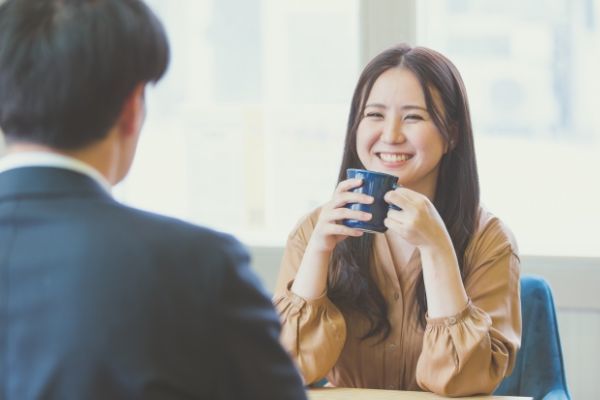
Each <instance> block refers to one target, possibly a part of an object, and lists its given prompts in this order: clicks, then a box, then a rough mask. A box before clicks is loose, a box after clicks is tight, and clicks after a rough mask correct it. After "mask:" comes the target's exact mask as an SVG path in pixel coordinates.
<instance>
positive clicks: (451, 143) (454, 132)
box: [444, 122, 458, 154]
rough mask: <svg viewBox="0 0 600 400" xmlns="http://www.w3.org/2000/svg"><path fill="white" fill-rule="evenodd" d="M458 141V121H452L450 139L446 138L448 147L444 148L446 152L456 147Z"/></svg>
mask: <svg viewBox="0 0 600 400" xmlns="http://www.w3.org/2000/svg"><path fill="white" fill-rule="evenodd" d="M457 143H458V124H457V123H456V122H454V123H452V125H451V126H450V129H449V132H448V140H446V148H445V149H444V154H446V153H448V152H451V151H452V150H454V149H455V148H456V145H457Z"/></svg>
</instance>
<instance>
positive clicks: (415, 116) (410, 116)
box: [404, 114, 423, 121]
mask: <svg viewBox="0 0 600 400" xmlns="http://www.w3.org/2000/svg"><path fill="white" fill-rule="evenodd" d="M404 119H408V120H413V121H422V120H423V117H421V116H420V115H419V114H408V115H407V116H405V117H404Z"/></svg>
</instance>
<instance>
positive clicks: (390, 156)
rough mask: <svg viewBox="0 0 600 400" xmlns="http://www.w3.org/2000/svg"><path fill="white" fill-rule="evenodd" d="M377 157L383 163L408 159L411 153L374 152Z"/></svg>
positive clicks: (400, 161)
mask: <svg viewBox="0 0 600 400" xmlns="http://www.w3.org/2000/svg"><path fill="white" fill-rule="evenodd" d="M375 154H376V155H377V157H378V158H379V159H380V160H381V161H383V162H384V163H388V164H389V163H402V162H405V161H408V160H410V159H411V158H412V157H413V155H412V154H407V153H384V152H380V153H375Z"/></svg>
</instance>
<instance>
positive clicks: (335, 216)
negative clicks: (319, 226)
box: [327, 207, 373, 221]
mask: <svg viewBox="0 0 600 400" xmlns="http://www.w3.org/2000/svg"><path fill="white" fill-rule="evenodd" d="M372 217H373V215H372V214H371V213H368V212H364V211H358V210H351V209H349V208H345V207H343V208H335V209H333V210H331V211H330V212H329V215H328V218H327V219H328V220H330V221H340V220H343V219H355V220H358V221H369V220H370V219H371V218H372Z"/></svg>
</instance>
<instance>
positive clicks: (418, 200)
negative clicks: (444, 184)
mask: <svg viewBox="0 0 600 400" xmlns="http://www.w3.org/2000/svg"><path fill="white" fill-rule="evenodd" d="M383 198H384V200H385V201H386V202H388V203H389V204H393V205H395V206H396V207H399V208H401V209H402V210H413V209H420V208H423V207H426V206H427V203H429V199H427V197H426V196H424V195H422V194H420V193H418V192H415V191H412V190H410V189H407V188H404V187H399V188H396V189H394V190H390V191H389V192H387V193H386V194H385V196H384V197H383Z"/></svg>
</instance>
